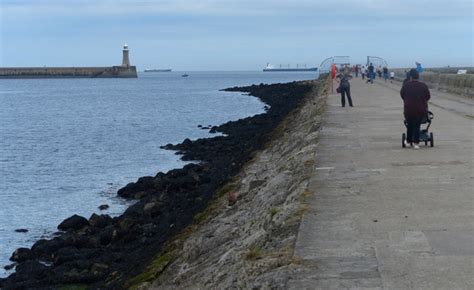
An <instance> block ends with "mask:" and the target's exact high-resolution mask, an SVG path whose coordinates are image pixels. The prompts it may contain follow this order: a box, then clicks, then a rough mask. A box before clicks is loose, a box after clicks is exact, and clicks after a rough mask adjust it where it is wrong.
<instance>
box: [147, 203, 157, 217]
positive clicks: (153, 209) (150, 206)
mask: <svg viewBox="0 0 474 290" xmlns="http://www.w3.org/2000/svg"><path fill="white" fill-rule="evenodd" d="M143 211H144V212H145V214H147V215H151V216H157V215H159V214H160V203H159V202H149V203H147V204H145V206H143Z"/></svg>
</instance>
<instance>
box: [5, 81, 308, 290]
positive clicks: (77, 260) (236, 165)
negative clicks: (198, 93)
mask: <svg viewBox="0 0 474 290" xmlns="http://www.w3.org/2000/svg"><path fill="white" fill-rule="evenodd" d="M309 89H310V85H308V84H305V82H293V83H288V84H275V85H263V84H261V85H259V86H256V85H253V86H250V87H244V88H236V87H234V88H230V89H227V90H229V91H246V92H249V93H250V94H252V95H254V96H255V97H258V98H260V99H261V100H262V101H263V102H265V103H267V104H268V105H270V108H269V109H268V111H267V112H266V113H264V114H259V115H255V116H253V117H248V118H244V119H241V120H238V121H231V122H228V123H225V124H223V125H221V126H217V127H213V128H212V129H211V131H216V132H221V133H224V134H226V135H225V136H217V137H214V138H206V139H198V140H196V141H190V140H189V139H186V140H184V141H183V143H181V144H177V145H171V144H168V145H166V146H165V148H166V149H173V150H179V151H178V152H177V153H178V154H182V159H183V160H200V163H198V164H188V165H186V166H184V167H183V168H182V169H175V170H171V171H169V172H168V173H166V174H165V173H161V172H160V173H158V174H157V175H156V176H155V177H142V178H139V179H138V181H137V182H135V183H131V184H129V185H127V186H125V187H124V188H122V189H120V190H119V191H118V195H119V196H121V197H124V198H128V199H137V200H138V201H137V203H136V204H134V205H133V206H131V207H129V208H128V209H127V210H126V211H125V212H124V214H122V215H121V216H119V217H115V218H111V217H109V216H107V215H100V216H99V215H92V216H91V218H89V219H88V220H87V219H85V218H83V217H78V216H74V217H72V218H69V219H66V220H65V221H64V222H63V223H61V224H60V228H61V229H62V230H64V232H63V233H60V234H59V235H58V236H56V237H55V238H53V239H51V240H39V241H37V242H36V243H35V244H34V245H33V246H32V248H31V249H26V248H22V249H18V250H17V251H15V253H14V254H13V256H12V258H13V260H15V262H16V263H17V271H16V273H14V274H12V275H10V276H9V277H8V278H6V279H0V286H1V287H4V288H5V289H9V288H18V287H47V286H48V287H51V286H55V287H59V286H62V285H68V284H81V285H85V286H86V285H87V286H89V287H106V288H117V287H119V288H120V287H122V285H123V283H124V281H126V280H127V279H128V278H129V277H132V276H134V275H137V274H138V273H140V272H141V270H143V268H144V266H145V265H147V264H148V263H149V262H150V261H151V258H152V257H153V256H154V254H155V253H158V252H159V250H160V249H161V246H162V245H163V244H164V242H166V241H167V240H169V238H170V237H172V236H175V235H176V234H178V233H180V232H181V230H182V229H184V228H185V227H186V226H188V225H189V224H191V223H192V222H193V218H194V217H195V214H197V213H198V212H200V211H201V210H203V209H204V208H205V207H206V206H207V204H208V202H209V200H211V199H212V197H213V195H214V193H215V191H216V190H217V189H218V188H220V187H222V186H223V185H224V184H225V183H227V182H228V181H229V179H231V177H232V176H234V175H235V174H237V173H238V172H239V171H240V169H241V168H242V166H243V165H244V164H245V163H247V162H248V161H249V160H250V159H251V158H252V154H253V152H255V151H256V150H259V149H261V148H262V147H263V146H264V144H265V143H266V142H267V141H268V140H269V135H270V133H271V132H272V130H273V129H274V128H275V127H276V126H277V125H278V124H279V122H280V121H281V120H282V119H283V118H284V117H285V116H286V115H287V114H288V113H289V112H290V111H291V110H292V109H294V108H295V107H296V106H297V105H298V104H299V102H300V101H301V99H302V98H303V97H302V96H303V95H304V94H305V92H306V91H308V90H309ZM289 97H290V98H289ZM45 263H47V265H49V266H46V265H45ZM130 269H132V270H130Z"/></svg>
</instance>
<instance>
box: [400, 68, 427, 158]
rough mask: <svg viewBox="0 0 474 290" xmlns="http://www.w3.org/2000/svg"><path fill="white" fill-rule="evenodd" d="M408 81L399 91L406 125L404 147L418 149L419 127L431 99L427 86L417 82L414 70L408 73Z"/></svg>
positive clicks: (417, 74) (417, 76)
mask: <svg viewBox="0 0 474 290" xmlns="http://www.w3.org/2000/svg"><path fill="white" fill-rule="evenodd" d="M409 75H410V80H408V81H407V82H406V83H405V84H404V85H403V87H402V89H401V91H400V96H401V97H402V100H403V114H404V116H405V120H406V124H407V135H406V140H405V146H406V145H410V146H413V148H415V149H420V146H419V145H418V144H419V143H420V126H421V122H422V120H423V118H425V117H426V115H427V114H428V100H429V99H430V98H431V94H430V90H429V89H428V86H427V85H426V84H425V83H423V82H420V81H419V78H420V74H419V73H418V72H417V71H416V69H411V70H410V71H409Z"/></svg>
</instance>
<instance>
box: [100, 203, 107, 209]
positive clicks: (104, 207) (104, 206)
mask: <svg viewBox="0 0 474 290" xmlns="http://www.w3.org/2000/svg"><path fill="white" fill-rule="evenodd" d="M99 209H100V210H106V209H109V205H108V204H102V205H99Z"/></svg>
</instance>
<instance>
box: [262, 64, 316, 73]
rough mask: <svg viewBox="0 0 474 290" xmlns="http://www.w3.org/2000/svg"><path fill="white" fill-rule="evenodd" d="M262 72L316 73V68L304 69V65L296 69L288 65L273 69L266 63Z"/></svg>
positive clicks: (297, 66)
mask: <svg viewBox="0 0 474 290" xmlns="http://www.w3.org/2000/svg"><path fill="white" fill-rule="evenodd" d="M263 71H270V72H294V71H318V68H317V67H306V65H303V66H299V65H296V67H290V65H287V66H283V65H281V64H280V67H274V66H273V65H271V64H270V63H267V66H266V67H265V68H264V69H263Z"/></svg>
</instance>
